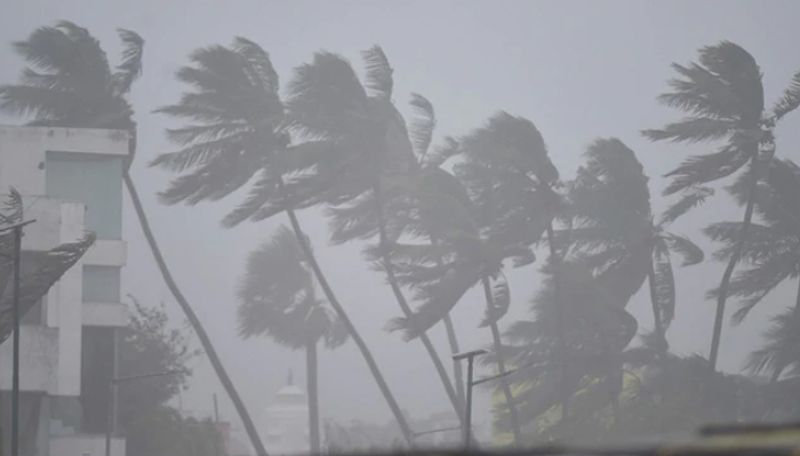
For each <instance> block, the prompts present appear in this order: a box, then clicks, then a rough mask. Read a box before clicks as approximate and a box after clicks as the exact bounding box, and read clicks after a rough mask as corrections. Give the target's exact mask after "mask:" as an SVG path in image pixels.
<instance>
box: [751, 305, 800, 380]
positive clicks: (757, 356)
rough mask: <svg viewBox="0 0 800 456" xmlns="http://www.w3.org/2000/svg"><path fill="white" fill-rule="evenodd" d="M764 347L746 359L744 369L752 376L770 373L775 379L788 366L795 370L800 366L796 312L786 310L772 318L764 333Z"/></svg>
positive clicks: (798, 321)
mask: <svg viewBox="0 0 800 456" xmlns="http://www.w3.org/2000/svg"><path fill="white" fill-rule="evenodd" d="M763 338H764V341H765V342H764V346H763V347H762V348H759V349H758V350H755V351H753V352H752V353H751V354H750V356H749V357H748V359H747V363H746V365H745V369H747V370H748V371H750V373H752V374H755V375H757V374H760V373H762V372H764V371H770V374H771V376H772V378H774V379H777V378H778V377H779V376H780V374H781V373H782V372H783V371H784V370H785V369H786V368H787V367H788V366H790V365H794V366H795V369H796V368H797V365H798V364H800V357H798V347H800V318H798V310H797V309H794V308H786V309H785V310H783V311H782V312H781V313H779V314H778V315H776V316H775V317H773V318H772V325H771V326H770V327H769V328H768V329H767V330H766V331H765V332H764V334H763Z"/></svg>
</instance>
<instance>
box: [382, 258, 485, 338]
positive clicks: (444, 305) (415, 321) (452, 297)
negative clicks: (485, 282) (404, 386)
mask: <svg viewBox="0 0 800 456" xmlns="http://www.w3.org/2000/svg"><path fill="white" fill-rule="evenodd" d="M482 273H483V271H482V268H481V267H480V265H476V264H474V263H469V262H461V263H456V264H454V265H453V267H452V268H450V269H448V270H447V272H445V274H444V275H443V276H442V277H441V279H440V280H438V281H437V282H435V283H431V284H430V285H429V286H425V287H423V288H421V289H420V290H419V291H418V292H417V294H416V295H415V298H416V299H417V300H418V301H419V302H420V305H419V307H418V308H417V309H416V310H415V311H414V313H413V314H411V315H410V316H409V317H399V318H395V319H392V320H391V321H390V322H389V323H388V324H387V329H388V330H390V331H394V330H403V332H404V336H403V338H404V339H405V340H411V339H414V338H416V337H418V336H419V335H420V334H422V333H423V332H425V331H427V330H428V329H430V328H431V327H432V326H433V325H435V324H436V323H438V322H439V321H441V319H442V318H444V317H445V315H447V314H448V313H449V312H450V310H451V309H452V308H453V307H455V305H456V304H457V303H458V301H460V300H461V298H462V297H463V296H464V293H466V292H467V290H469V289H470V288H472V287H473V286H474V285H475V284H476V283H477V282H478V281H479V280H480V278H481V275H482Z"/></svg>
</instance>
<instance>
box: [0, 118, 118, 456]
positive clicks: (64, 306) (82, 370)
mask: <svg viewBox="0 0 800 456" xmlns="http://www.w3.org/2000/svg"><path fill="white" fill-rule="evenodd" d="M127 154H128V135H127V133H126V132H122V131H113V130H93V129H66V128H41V127H4V126H0V195H2V194H3V193H6V192H7V189H8V188H9V186H13V187H15V188H16V189H17V190H18V191H19V192H20V193H21V194H22V196H23V201H24V207H25V218H26V219H30V218H35V219H36V220H37V221H36V223H34V224H32V225H29V226H28V227H26V229H25V237H24V239H23V248H24V249H31V250H39V249H42V250H44V249H49V248H52V247H54V246H55V245H58V244H61V243H64V242H72V241H75V240H76V239H78V238H79V237H80V236H81V235H82V234H83V233H84V231H87V230H88V231H93V232H94V233H95V234H96V235H97V241H96V243H95V244H94V245H93V246H92V247H91V249H90V250H89V251H88V252H87V253H86V255H84V257H83V258H82V259H81V260H80V261H79V262H78V264H76V265H75V266H74V267H73V268H72V269H70V270H68V271H67V272H66V273H65V274H64V275H63V277H62V279H61V280H60V281H59V282H58V283H56V285H54V286H53V287H52V288H51V289H50V291H49V292H48V294H47V296H46V297H45V298H44V299H42V301H41V302H40V303H39V304H37V306H36V307H35V308H34V309H33V310H31V311H30V312H28V314H26V315H25V317H24V319H23V322H22V324H23V326H22V328H21V331H20V340H21V345H20V347H21V366H20V389H21V391H22V394H21V410H20V414H21V420H20V434H21V438H20V450H21V454H20V455H19V456H33V455H35V456H48V455H52V456H96V455H102V454H103V453H104V432H105V430H106V407H107V404H108V402H107V401H108V398H109V394H108V383H109V380H110V379H111V378H112V376H113V374H112V372H113V366H114V343H113V340H114V337H113V334H114V329H115V328H118V327H121V326H124V325H125V324H126V323H127V312H126V308H125V306H124V305H123V304H122V303H121V300H120V270H121V268H122V267H123V266H124V265H125V261H126V243H125V241H123V240H122V172H123V167H124V165H125V163H124V162H125V159H126V156H127ZM10 390H11V343H10V341H9V342H8V343H4V344H3V345H2V346H0V393H2V394H0V399H2V402H3V404H2V407H1V409H2V410H3V411H4V413H3V416H2V419H0V424H2V429H3V431H4V433H5V435H4V436H3V445H4V449H3V451H2V454H9V453H8V451H9V450H8V446H9V440H10V439H9V438H8V437H9V436H8V433H9V432H10V411H9V409H10V406H9V404H10V394H9V392H10ZM6 401H9V402H6ZM124 447H125V445H124V440H123V439H119V438H115V439H114V440H113V441H112V454H113V455H114V456H123V455H124V451H125V450H124Z"/></svg>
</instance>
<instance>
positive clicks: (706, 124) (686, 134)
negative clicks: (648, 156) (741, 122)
mask: <svg viewBox="0 0 800 456" xmlns="http://www.w3.org/2000/svg"><path fill="white" fill-rule="evenodd" d="M735 129H736V123H735V122H734V121H732V120H728V119H713V118H709V117H689V118H687V119H684V120H681V121H680V122H675V123H671V124H667V126H666V127H664V128H663V129H661V130H643V131H642V134H643V135H644V136H645V137H646V138H647V139H649V140H651V141H661V140H670V141H672V142H688V143H695V142H701V141H708V140H713V139H721V138H725V137H727V136H729V135H730V134H731V133H732V132H733V131H734V130H735Z"/></svg>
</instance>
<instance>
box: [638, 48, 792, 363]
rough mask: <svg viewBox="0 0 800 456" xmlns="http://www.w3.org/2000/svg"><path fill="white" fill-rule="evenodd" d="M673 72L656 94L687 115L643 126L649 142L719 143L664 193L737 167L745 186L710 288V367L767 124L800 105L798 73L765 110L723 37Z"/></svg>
mask: <svg viewBox="0 0 800 456" xmlns="http://www.w3.org/2000/svg"><path fill="white" fill-rule="evenodd" d="M672 67H673V69H675V71H677V72H678V73H679V74H680V78H676V79H673V80H672V81H670V85H671V86H672V88H673V89H674V90H673V92H669V93H665V94H663V95H661V96H660V97H659V100H660V101H661V102H662V103H664V104H666V105H668V106H671V107H674V108H677V109H680V110H681V111H684V112H686V113H688V114H689V117H687V118H685V119H682V120H680V121H678V122H675V123H672V124H668V125H667V126H666V127H664V128H663V129H660V130H645V131H644V132H643V134H644V135H645V136H646V137H648V138H650V139H651V140H654V141H657V140H670V141H673V142H688V143H694V142H700V141H717V140H721V141H723V144H722V145H721V146H720V148H719V149H718V150H717V151H716V152H714V153H710V154H705V155H698V156H692V157H689V158H688V159H687V160H685V161H684V162H683V163H682V164H681V165H680V166H678V167H677V168H675V169H674V170H673V171H671V172H670V173H669V174H667V176H670V177H672V182H671V183H670V185H669V186H667V188H666V189H665V191H664V193H665V194H674V193H677V192H682V191H684V192H687V193H686V194H685V198H688V199H689V200H692V199H694V198H695V193H694V190H695V189H696V188H697V186H699V185H702V184H705V183H708V182H714V181H718V180H721V179H723V178H726V177H728V176H731V175H733V174H735V173H737V172H740V171H742V170H744V171H742V172H740V173H739V175H738V176H737V179H738V181H739V182H740V183H741V185H744V186H745V189H746V190H745V195H746V196H745V198H744V201H743V204H744V206H745V210H744V214H743V217H742V224H741V226H740V230H739V233H738V234H737V241H736V248H735V249H734V251H733V252H732V254H731V255H730V257H729V258H728V264H727V266H726V267H725V271H724V272H723V274H722V279H721V280H720V284H719V287H718V290H717V292H716V293H714V294H715V296H716V298H717V308H716V314H715V317H714V328H713V333H712V339H711V348H710V353H709V363H710V365H711V368H712V369H715V368H716V364H717V357H718V353H719V345H720V339H721V335H722V323H723V319H724V314H725V302H726V300H727V298H728V295H729V293H730V290H729V285H730V280H731V277H732V275H733V272H734V269H735V267H736V263H737V262H738V261H739V259H740V258H741V255H742V249H743V246H744V244H745V242H746V241H747V238H748V236H749V230H750V226H751V222H752V217H753V208H754V204H755V202H754V195H755V190H756V187H757V184H758V180H759V175H760V168H762V166H763V162H764V161H765V160H769V159H770V158H771V157H772V156H773V155H774V153H775V141H774V136H773V130H774V128H775V125H776V123H777V122H778V121H780V120H781V119H782V118H783V117H784V116H785V115H786V114H788V113H790V112H791V111H793V110H795V109H796V108H797V107H798V106H800V73H797V74H795V76H794V79H793V82H792V84H791V86H790V87H789V88H788V89H787V90H786V92H785V93H784V96H783V97H782V98H781V99H780V100H779V101H778V102H777V103H776V104H775V106H774V107H773V108H772V109H770V110H767V109H765V107H764V87H763V85H762V81H761V79H762V75H761V70H760V69H759V67H758V64H757V63H756V61H755V59H754V58H753V56H752V55H750V54H749V53H748V52H747V51H746V50H744V49H743V48H742V47H740V46H738V45H736V44H734V43H731V42H729V41H723V42H721V43H719V44H717V45H714V46H707V47H704V48H702V49H700V57H699V63H691V64H690V65H688V66H683V65H679V64H673V65H672Z"/></svg>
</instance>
